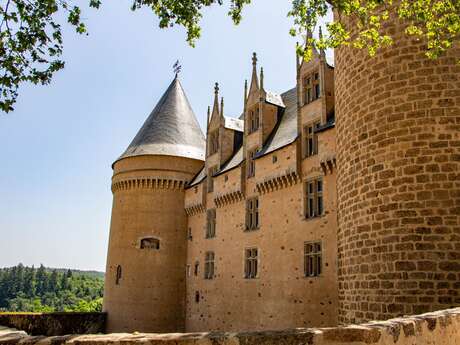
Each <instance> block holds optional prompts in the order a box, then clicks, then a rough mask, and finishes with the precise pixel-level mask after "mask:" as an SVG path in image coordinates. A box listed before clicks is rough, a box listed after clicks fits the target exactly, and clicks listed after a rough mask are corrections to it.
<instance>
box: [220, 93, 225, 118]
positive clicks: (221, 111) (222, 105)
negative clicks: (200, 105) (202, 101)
mask: <svg viewBox="0 0 460 345" xmlns="http://www.w3.org/2000/svg"><path fill="white" fill-rule="evenodd" d="M220 116H222V117H223V116H224V97H221V98H220Z"/></svg>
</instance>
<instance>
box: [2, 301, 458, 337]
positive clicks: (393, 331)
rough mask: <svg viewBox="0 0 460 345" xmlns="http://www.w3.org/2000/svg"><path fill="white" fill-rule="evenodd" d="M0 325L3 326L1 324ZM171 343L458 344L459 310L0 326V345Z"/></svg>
mask: <svg viewBox="0 0 460 345" xmlns="http://www.w3.org/2000/svg"><path fill="white" fill-rule="evenodd" d="M0 324H1V322H0ZM18 343H21V344H30V345H31V344H54V345H59V344H86V345H105V344H124V345H129V344H160V343H161V344H162V345H166V344H171V345H208V344H209V345H218V344H219V345H220V344H221V345H253V344H254V345H255V344H257V345H264V344H267V345H268V344H270V345H272V344H273V345H274V344H282V345H291V344H292V345H299V344H305V345H306V344H309V345H338V344H342V345H364V344H373V345H413V344H417V345H434V344H435V345H457V344H460V308H455V309H449V310H443V311H438V312H433V313H427V314H422V315H418V316H408V317H404V318H397V319H391V320H387V321H381V322H371V323H366V324H361V325H352V326H346V327H331V328H298V329H294V330H285V331H273V332H270V331H265V332H245V333H183V334H180V333H172V334H154V333H150V334H148V333H133V334H127V333H118V334H105V335H66V336H55V337H43V336H41V337H40V336H38V337H32V336H28V335H27V334H25V333H24V332H18V331H17V330H13V329H11V330H5V329H3V330H2V329H1V327H0V345H10V344H18Z"/></svg>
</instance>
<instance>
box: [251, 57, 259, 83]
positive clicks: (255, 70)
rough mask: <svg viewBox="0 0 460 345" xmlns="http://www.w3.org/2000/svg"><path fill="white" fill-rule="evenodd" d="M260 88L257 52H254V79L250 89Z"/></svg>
mask: <svg viewBox="0 0 460 345" xmlns="http://www.w3.org/2000/svg"><path fill="white" fill-rule="evenodd" d="M258 88H259V80H258V78H257V54H256V53H252V79H251V87H250V89H249V90H250V91H252V90H257V89H258Z"/></svg>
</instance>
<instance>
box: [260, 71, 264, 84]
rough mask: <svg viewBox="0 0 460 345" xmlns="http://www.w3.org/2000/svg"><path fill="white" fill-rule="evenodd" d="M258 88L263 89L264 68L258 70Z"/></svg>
mask: <svg viewBox="0 0 460 345" xmlns="http://www.w3.org/2000/svg"><path fill="white" fill-rule="evenodd" d="M260 88H261V89H263V88H264V68H263V67H261V68H260Z"/></svg>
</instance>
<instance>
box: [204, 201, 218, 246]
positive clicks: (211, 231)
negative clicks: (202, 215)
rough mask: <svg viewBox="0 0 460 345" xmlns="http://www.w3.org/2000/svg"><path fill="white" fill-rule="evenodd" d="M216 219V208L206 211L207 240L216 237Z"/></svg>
mask: <svg viewBox="0 0 460 345" xmlns="http://www.w3.org/2000/svg"><path fill="white" fill-rule="evenodd" d="M216 218H217V214H216V209H215V208H210V209H209V210H207V211H206V233H205V238H206V239H209V238H214V237H216Z"/></svg>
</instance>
